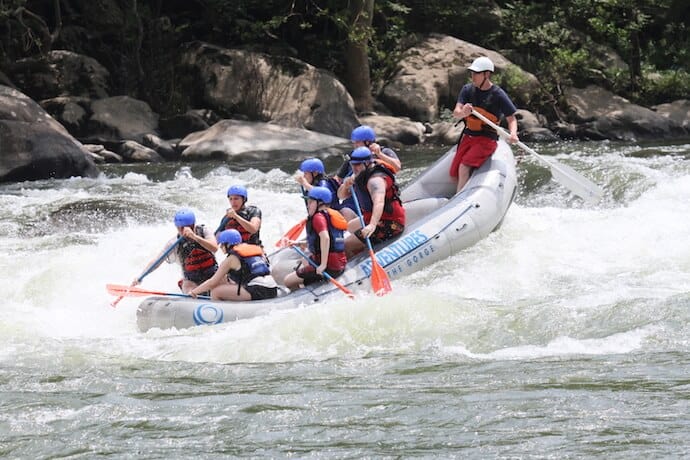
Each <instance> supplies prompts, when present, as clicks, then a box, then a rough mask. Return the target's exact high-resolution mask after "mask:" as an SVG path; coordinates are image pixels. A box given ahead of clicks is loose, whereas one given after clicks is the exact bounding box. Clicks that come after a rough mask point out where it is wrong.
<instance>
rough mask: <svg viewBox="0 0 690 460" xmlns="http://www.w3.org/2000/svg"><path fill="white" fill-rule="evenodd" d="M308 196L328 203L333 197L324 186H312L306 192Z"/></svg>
mask: <svg viewBox="0 0 690 460" xmlns="http://www.w3.org/2000/svg"><path fill="white" fill-rule="evenodd" d="M307 196H308V197H309V198H311V199H312V200H316V201H321V202H322V203H330V202H331V200H332V199H333V194H332V193H331V191H330V190H328V189H327V188H326V187H313V188H312V189H311V190H309V193H308V194H307Z"/></svg>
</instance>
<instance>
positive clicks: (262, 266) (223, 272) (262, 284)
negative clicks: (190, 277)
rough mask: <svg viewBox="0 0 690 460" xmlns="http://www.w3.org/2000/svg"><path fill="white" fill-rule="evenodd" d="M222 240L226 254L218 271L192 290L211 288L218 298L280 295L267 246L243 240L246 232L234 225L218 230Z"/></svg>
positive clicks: (199, 292)
mask: <svg viewBox="0 0 690 460" xmlns="http://www.w3.org/2000/svg"><path fill="white" fill-rule="evenodd" d="M218 243H219V244H220V247H221V250H222V251H223V252H224V253H225V254H226V257H225V259H224V260H223V261H222V262H221V263H220V267H219V268H218V270H217V271H216V273H215V274H214V275H213V276H212V277H211V278H210V279H208V280H206V281H205V282H204V283H202V284H201V285H199V286H197V287H195V288H194V289H192V290H191V291H190V292H189V295H191V296H192V297H196V296H197V295H199V294H201V293H202V292H206V291H209V290H210V291H211V298H212V299H214V300H234V301H238V300H240V301H245V300H263V299H272V298H274V297H276V296H277V295H278V284H277V283H276V281H275V279H273V276H271V268H270V267H269V264H268V259H267V258H266V255H265V254H264V251H263V248H262V247H261V246H258V245H256V244H249V243H244V242H242V235H241V234H240V232H239V231H237V230H235V229H234V228H233V229H229V230H223V231H222V232H220V233H219V234H218Z"/></svg>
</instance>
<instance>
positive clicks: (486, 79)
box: [479, 70, 489, 90]
mask: <svg viewBox="0 0 690 460" xmlns="http://www.w3.org/2000/svg"><path fill="white" fill-rule="evenodd" d="M486 72H487V71H486V70H485V71H484V72H482V75H483V76H484V79H483V80H482V83H481V85H479V89H481V90H483V89H484V83H486V82H487V81H488V80H489V77H487V76H486ZM487 89H488V88H487Z"/></svg>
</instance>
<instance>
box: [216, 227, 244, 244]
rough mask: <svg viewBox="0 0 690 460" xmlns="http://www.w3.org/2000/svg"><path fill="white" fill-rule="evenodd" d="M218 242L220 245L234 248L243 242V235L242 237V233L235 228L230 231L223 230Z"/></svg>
mask: <svg viewBox="0 0 690 460" xmlns="http://www.w3.org/2000/svg"><path fill="white" fill-rule="evenodd" d="M218 242H219V243H220V244H229V245H230V246H234V245H236V244H239V243H241V242H242V235H240V232H238V231H237V230H235V229H234V228H231V229H230V230H223V231H222V232H220V234H219V235H218Z"/></svg>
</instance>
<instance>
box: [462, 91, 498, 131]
mask: <svg viewBox="0 0 690 460" xmlns="http://www.w3.org/2000/svg"><path fill="white" fill-rule="evenodd" d="M497 91H499V87H498V86H496V85H491V88H489V89H488V90H487V91H485V93H488V94H487V95H486V97H485V98H483V100H480V97H479V96H480V90H479V88H477V87H476V86H472V89H471V90H470V97H469V101H468V102H469V103H470V104H472V107H473V108H474V110H476V111H477V112H479V113H481V114H482V115H484V116H485V117H486V118H488V119H489V120H491V121H492V122H494V123H496V124H498V123H499V121H500V120H499V119H498V116H497V115H496V114H498V113H500V110H501V109H500V101H499V98H497V97H495V95H496V92H497ZM465 132H466V133H467V134H469V135H472V136H485V137H489V138H491V139H493V140H497V139H498V134H497V133H496V130H494V129H493V128H492V127H491V126H489V125H487V124H486V123H484V122H483V121H482V120H480V119H479V118H477V117H475V116H474V115H471V114H470V115H469V116H468V117H467V118H465V129H464V130H463V133H465Z"/></svg>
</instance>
